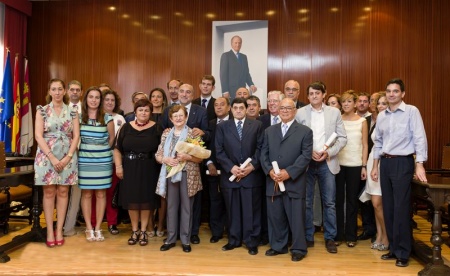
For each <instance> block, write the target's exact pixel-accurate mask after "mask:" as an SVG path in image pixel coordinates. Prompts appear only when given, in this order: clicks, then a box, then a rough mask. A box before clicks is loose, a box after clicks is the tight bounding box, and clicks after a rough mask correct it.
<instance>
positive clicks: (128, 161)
mask: <svg viewBox="0 0 450 276" xmlns="http://www.w3.org/2000/svg"><path fill="white" fill-rule="evenodd" d="M134 113H135V114H136V119H135V120H134V121H132V122H129V123H126V124H125V125H124V126H123V127H122V128H121V129H120V132H119V133H118V135H117V141H116V148H115V149H114V162H115V164H116V174H117V177H118V178H120V179H123V181H122V184H121V187H120V189H119V193H120V194H119V204H120V205H121V206H122V207H123V208H124V209H127V210H128V214H129V215H130V219H131V228H132V232H131V237H130V238H129V239H128V244H129V245H134V244H136V243H137V242H138V241H139V245H141V246H144V245H147V244H148V238H149V237H150V238H152V237H153V236H154V232H153V230H152V231H150V232H147V225H148V224H150V225H153V221H152V216H151V214H152V213H153V211H154V210H155V209H156V208H159V196H158V195H157V194H155V190H156V183H157V181H158V175H159V168H160V166H159V164H158V163H157V162H156V160H155V152H156V150H157V149H158V145H159V141H160V138H161V129H160V128H159V126H158V125H157V124H156V123H155V122H153V121H151V120H150V118H151V115H152V104H151V103H150V101H149V100H147V99H142V100H139V101H137V102H136V103H135V104H134ZM139 221H140V222H141V229H138V227H139V226H138V224H139Z"/></svg>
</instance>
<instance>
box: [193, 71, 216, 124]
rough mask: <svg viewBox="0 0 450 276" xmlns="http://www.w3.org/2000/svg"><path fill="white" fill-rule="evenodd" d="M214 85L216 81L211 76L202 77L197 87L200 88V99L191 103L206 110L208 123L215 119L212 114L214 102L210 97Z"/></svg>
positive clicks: (214, 115)
mask: <svg viewBox="0 0 450 276" xmlns="http://www.w3.org/2000/svg"><path fill="white" fill-rule="evenodd" d="M215 85H216V79H215V78H214V76H212V75H204V76H203V77H202V80H201V82H200V84H199V85H198V87H199V88H200V93H201V94H200V97H198V98H196V99H194V100H193V101H192V103H193V104H196V105H199V106H201V107H204V108H206V111H207V113H208V121H211V120H212V119H215V118H216V113H215V112H214V101H215V100H216V99H215V98H214V97H213V96H212V92H213V91H214V89H215V88H216V87H215Z"/></svg>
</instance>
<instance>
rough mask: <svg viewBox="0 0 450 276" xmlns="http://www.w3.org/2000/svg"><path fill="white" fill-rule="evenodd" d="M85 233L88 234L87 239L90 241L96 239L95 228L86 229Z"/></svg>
mask: <svg viewBox="0 0 450 276" xmlns="http://www.w3.org/2000/svg"><path fill="white" fill-rule="evenodd" d="M84 234H85V235H86V240H87V241H88V242H92V241H95V235H94V229H91V230H88V229H86V231H84Z"/></svg>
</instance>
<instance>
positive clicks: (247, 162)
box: [228, 157, 252, 181]
mask: <svg viewBox="0 0 450 276" xmlns="http://www.w3.org/2000/svg"><path fill="white" fill-rule="evenodd" d="M250 162H252V159H251V158H250V157H249V158H247V160H245V162H244V163H242V165H241V166H240V167H239V168H240V169H244V168H245V167H247V165H248V164H249V163H250ZM234 179H236V176H234V175H232V176H230V178H228V180H230V181H233V180H234Z"/></svg>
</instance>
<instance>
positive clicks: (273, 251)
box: [261, 98, 313, 262]
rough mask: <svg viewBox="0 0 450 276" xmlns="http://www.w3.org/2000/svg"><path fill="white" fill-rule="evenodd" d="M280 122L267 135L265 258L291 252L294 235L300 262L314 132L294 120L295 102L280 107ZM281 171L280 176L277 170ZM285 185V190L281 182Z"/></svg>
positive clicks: (263, 163)
mask: <svg viewBox="0 0 450 276" xmlns="http://www.w3.org/2000/svg"><path fill="white" fill-rule="evenodd" d="M279 110H280V113H279V115H280V118H281V123H279V124H276V125H273V126H270V127H269V128H267V129H266V131H265V133H264V144H263V147H262V150H261V167H262V169H263V171H264V173H265V175H266V199H265V200H266V201H267V218H268V221H269V233H270V234H269V243H270V249H269V250H267V251H266V256H276V255H278V254H286V253H287V252H288V238H289V230H290V231H291V233H292V246H291V249H290V250H291V254H292V256H291V260H292V261H294V262H298V261H300V260H302V259H303V258H304V257H305V255H306V253H307V252H308V250H307V247H306V238H305V224H304V222H305V215H306V209H305V205H306V204H305V196H306V175H307V174H306V171H307V169H308V166H309V162H310V161H311V157H312V149H313V132H312V130H311V129H310V128H308V127H306V126H304V125H300V124H299V123H297V122H296V121H295V114H296V112H297V109H296V108H295V103H294V101H293V100H292V99H289V98H286V99H283V100H282V101H281V104H280V108H279ZM274 161H275V162H277V163H276V164H275V165H277V167H278V168H279V171H280V172H279V173H276V172H275V171H277V170H276V169H274V167H275V165H272V162H274ZM280 182H283V185H284V190H285V191H284V192H282V190H283V188H281V186H280V187H279V185H278V183H280Z"/></svg>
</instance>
